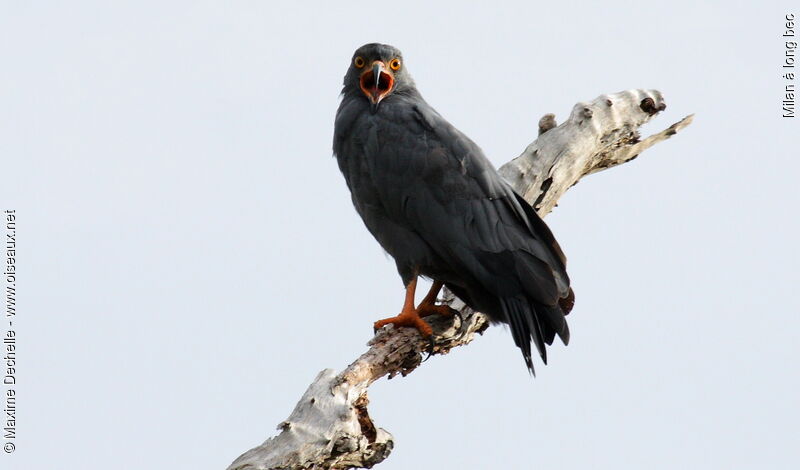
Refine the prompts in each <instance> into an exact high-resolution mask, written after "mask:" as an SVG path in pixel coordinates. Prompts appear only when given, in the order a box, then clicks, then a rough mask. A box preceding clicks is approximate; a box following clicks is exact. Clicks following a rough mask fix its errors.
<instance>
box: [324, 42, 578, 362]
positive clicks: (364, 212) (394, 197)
mask: <svg viewBox="0 0 800 470" xmlns="http://www.w3.org/2000/svg"><path fill="white" fill-rule="evenodd" d="M333 152H334V155H335V156H336V159H337V161H338V163H339V168H340V169H341V171H342V174H343V175H344V178H345V180H346V181H347V186H348V188H349V189H350V193H351V196H352V200H353V204H354V205H355V208H356V210H357V211H358V213H359V215H360V216H361V218H362V219H363V220H364V223H365V224H366V226H367V229H369V231H370V232H371V233H372V235H373V236H374V237H375V238H376V239H377V240H378V242H379V243H380V244H381V246H382V247H383V248H384V250H386V251H387V252H388V253H389V254H390V255H391V256H392V257H393V258H394V260H395V262H396V263H397V271H398V272H399V273H400V277H401V278H402V280H403V283H404V285H405V286H406V296H405V302H404V304H403V308H402V310H401V312H400V314H399V315H397V316H396V317H392V318H387V319H384V320H379V321H377V322H375V325H374V326H375V328H376V329H377V328H380V327H382V326H384V325H387V324H390V323H391V324H394V325H396V326H411V327H415V328H417V329H418V330H419V332H420V334H422V336H423V337H427V338H430V336H431V334H432V330H431V327H430V325H428V324H427V323H426V322H425V321H424V320H422V318H421V317H425V316H427V315H432V314H445V315H447V314H452V311H451V310H450V309H449V308H448V307H446V306H443V305H437V304H436V297H437V295H438V293H439V291H440V290H441V288H442V286H447V288H448V289H450V290H451V291H452V292H453V293H454V294H455V295H457V296H458V297H459V298H461V299H462V300H463V301H464V302H466V304H467V305H469V306H470V307H471V308H473V309H475V310H477V311H480V312H483V313H485V314H486V315H488V317H489V319H490V320H491V321H492V322H500V323H505V324H507V325H509V326H510V328H511V334H512V336H513V338H514V343H516V345H517V346H518V347H519V348H520V349H521V350H522V355H523V357H524V359H525V364H526V365H527V367H528V369H529V371H530V372H531V373H533V372H534V370H533V362H532V360H531V342H533V343H534V344H535V345H536V348H537V350H538V351H539V355H540V356H541V358H542V360H543V361H544V363H545V364H546V363H547V352H546V350H545V344H552V343H553V339H554V338H555V335H556V334H557V335H558V336H559V338H561V341H562V342H563V343H564V344H567V343H568V342H569V328H568V327H567V322H566V319H565V318H564V317H565V315H567V314H568V313H569V311H570V310H571V308H572V305H573V303H574V294H573V292H572V289H571V288H570V282H569V278H568V277H567V272H566V266H565V263H566V259H565V257H564V254H563V253H562V251H561V248H560V247H559V246H558V243H557V242H556V240H555V238H553V234H552V233H551V232H550V229H548V228H547V225H545V223H544V222H543V221H542V220H541V218H539V216H538V215H537V214H536V212H535V211H534V210H533V208H532V207H531V206H530V205H529V204H528V203H527V202H526V201H525V200H524V199H523V198H522V197H520V196H519V195H517V194H516V193H515V192H514V190H513V189H512V188H511V186H509V184H508V183H507V182H506V181H505V180H503V178H502V177H501V176H500V175H498V174H497V171H496V170H495V169H494V167H493V166H492V164H491V163H490V162H489V160H488V159H487V158H486V157H485V156H484V154H483V152H482V151H481V149H480V148H479V147H478V146H477V145H476V144H475V143H474V142H472V141H471V140H470V139H469V138H468V137H467V136H465V135H464V134H462V133H461V132H459V130H458V129H456V128H455V127H453V126H452V125H451V124H450V123H449V122H447V121H446V120H445V119H444V118H443V117H442V116H441V115H439V113H437V112H436V110H434V109H433V108H432V107H431V106H430V105H429V104H428V103H426V102H425V100H424V99H423V98H422V95H420V93H419V91H417V88H416V86H415V84H414V80H413V79H412V78H411V75H409V73H408V70H407V69H406V66H405V63H404V62H403V57H402V54H401V53H400V51H399V50H397V49H396V48H394V47H392V46H389V45H385V44H367V45H365V46H362V47H360V48H359V49H358V50H356V51H355V53H354V54H353V58H352V59H351V61H350V67H349V68H348V70H347V74H346V75H345V77H344V88H343V89H342V102H341V104H340V105H339V109H338V111H337V112H336V124H335V130H334V138H333ZM418 276H424V277H427V278H430V279H432V280H433V286H432V287H431V290H430V292H429V293H428V294H427V295H426V296H425V298H424V299H423V301H422V302H421V303H420V304H419V305H418V306H417V307H415V306H414V293H415V290H416V285H417V277H418Z"/></svg>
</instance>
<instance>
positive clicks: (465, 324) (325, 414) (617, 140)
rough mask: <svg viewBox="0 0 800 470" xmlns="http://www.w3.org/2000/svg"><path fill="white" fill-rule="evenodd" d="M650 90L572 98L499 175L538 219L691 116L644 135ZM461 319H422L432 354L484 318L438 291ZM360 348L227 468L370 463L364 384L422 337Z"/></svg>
mask: <svg viewBox="0 0 800 470" xmlns="http://www.w3.org/2000/svg"><path fill="white" fill-rule="evenodd" d="M665 107H666V106H665V104H664V100H663V98H662V96H661V93H660V92H658V91H656V90H628V91H624V92H621V93H615V94H610V95H602V96H600V97H598V98H596V99H595V100H593V101H591V102H586V103H578V104H576V105H575V106H574V107H573V109H572V112H571V114H570V116H569V118H568V119H567V120H566V121H564V122H563V123H562V124H561V125H558V126H556V125H555V124H556V123H555V117H554V116H553V115H545V116H544V117H543V118H542V119H541V120H540V121H539V137H538V138H537V139H536V140H535V141H534V142H533V143H531V144H530V145H529V146H528V148H527V149H525V151H524V152H523V153H522V155H520V156H519V157H517V158H515V159H513V160H511V161H510V162H508V163H506V164H505V165H503V166H502V167H501V168H500V170H499V172H500V174H501V175H503V176H504V177H505V178H506V179H507V180H508V181H509V182H510V183H511V185H512V186H513V187H514V189H515V190H516V191H517V192H518V193H520V194H521V195H523V196H524V197H525V199H526V200H527V201H528V202H530V203H531V204H532V205H533V206H534V208H535V209H536V210H537V212H538V213H539V215H541V216H545V215H546V214H548V213H549V212H550V211H551V210H552V209H553V207H555V205H556V203H557V202H558V200H559V198H560V197H561V196H562V195H563V194H564V192H566V191H567V189H569V188H570V187H572V186H574V185H575V184H576V183H577V182H578V181H579V180H580V179H581V178H582V177H584V176H586V175H590V174H592V173H596V172H598V171H600V170H604V169H606V168H610V167H613V166H616V165H619V164H621V163H625V162H628V161H630V160H632V159H633V158H635V157H637V156H638V155H639V154H640V153H641V152H642V151H644V150H645V149H647V148H649V147H651V146H652V145H654V144H656V143H658V142H661V141H663V140H666V139H668V138H669V137H671V136H672V135H674V134H675V133H676V132H678V131H679V130H681V129H683V128H684V127H686V126H687V125H689V124H690V123H691V122H692V117H693V116H692V115H690V116H687V117H685V118H683V119H682V120H680V121H679V122H677V123H675V124H673V125H671V126H670V127H669V128H667V129H665V130H664V131H662V132H659V133H657V134H654V135H652V136H650V137H648V138H646V139H644V140H641V139H640V136H639V131H638V129H639V127H640V126H641V125H642V124H644V123H646V122H648V121H649V120H650V119H651V118H652V117H653V116H655V115H656V114H658V113H659V112H660V111H662V110H663V109H664V108H665ZM445 302H447V303H448V304H449V305H450V306H451V307H453V308H455V309H456V310H458V311H459V312H460V313H461V318H458V317H452V318H431V317H429V319H430V323H431V326H433V328H434V335H435V341H436V344H435V347H434V354H446V353H447V352H449V351H450V350H451V349H452V348H454V347H457V346H461V345H464V344H467V343H469V342H470V341H472V339H473V338H474V336H475V333H481V332H483V330H485V329H486V328H487V327H488V326H489V323H488V321H487V319H486V317H485V316H484V315H482V314H480V313H477V312H473V311H472V310H471V309H469V308H468V307H466V306H465V305H464V303H463V302H461V301H460V300H458V299H456V298H454V297H453V296H452V295H451V294H449V293H445ZM368 345H369V350H368V351H367V352H366V353H364V354H363V355H362V356H361V357H359V358H358V359H356V360H355V362H353V363H352V364H350V365H349V366H348V367H347V368H346V369H345V370H344V371H342V372H341V373H337V372H336V371H334V370H332V369H325V370H323V371H322V372H320V373H319V374H318V375H317V377H316V379H315V380H314V382H313V383H312V384H311V385H310V386H309V387H308V390H307V391H306V393H305V394H304V395H303V397H302V398H301V399H300V401H299V402H298V403H297V405H296V406H295V409H294V411H292V414H291V415H290V416H289V417H288V418H287V419H286V420H285V421H283V422H282V423H280V424H279V425H278V429H279V430H280V433H279V434H278V435H277V436H275V437H272V438H270V439H267V441H265V442H264V443H263V444H261V445H259V446H257V447H255V448H253V449H250V450H249V451H247V452H245V453H244V454H242V455H241V456H239V458H237V459H236V460H235V461H234V462H233V463H232V464H231V465H230V466H229V467H228V470H256V469H259V470H266V469H344V468H359V467H367V468H369V467H372V466H373V465H375V464H378V463H380V462H381V461H383V460H384V459H385V458H386V457H388V456H389V453H390V452H391V450H392V447H393V446H394V440H393V438H392V435H391V434H389V433H388V432H386V431H384V430H383V429H381V428H378V427H376V426H375V425H374V424H373V422H372V420H371V419H370V417H369V414H368V412H367V405H368V400H367V388H368V387H369V386H370V384H372V383H373V382H374V381H376V380H378V379H380V378H381V377H383V376H386V375H388V376H389V377H390V378H391V377H393V376H395V375H398V374H400V375H406V374H408V373H410V372H411V371H413V370H414V369H415V368H417V367H419V365H420V364H421V363H422V358H423V357H424V355H426V349H427V348H428V342H427V341H425V340H423V339H422V338H421V337H420V335H419V334H418V333H417V331H416V330H415V329H411V328H393V327H392V326H388V327H385V328H383V329H382V330H381V331H379V332H378V333H377V334H376V335H375V337H374V338H372V340H371V341H370V342H369V343H368Z"/></svg>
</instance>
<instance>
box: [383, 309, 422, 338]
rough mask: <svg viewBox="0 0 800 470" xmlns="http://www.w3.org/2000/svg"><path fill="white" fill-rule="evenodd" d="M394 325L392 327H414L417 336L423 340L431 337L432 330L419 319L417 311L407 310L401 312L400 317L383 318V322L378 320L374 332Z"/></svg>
mask: <svg viewBox="0 0 800 470" xmlns="http://www.w3.org/2000/svg"><path fill="white" fill-rule="evenodd" d="M389 324H391V325H394V326H398V327H399V326H410V327H414V328H416V329H417V331H419V334H421V335H422V337H423V338H430V337H431V335H433V329H432V328H431V326H430V325H428V324H427V323H426V322H425V320H423V319H422V318H420V315H419V313H418V312H417V310H408V311H404V312H401V313H400V315H397V316H396V317H391V318H384V319H383V320H378V321H376V322H375V325H374V327H375V331H378V330H379V329H381V328H383V327H384V326H386V325H389Z"/></svg>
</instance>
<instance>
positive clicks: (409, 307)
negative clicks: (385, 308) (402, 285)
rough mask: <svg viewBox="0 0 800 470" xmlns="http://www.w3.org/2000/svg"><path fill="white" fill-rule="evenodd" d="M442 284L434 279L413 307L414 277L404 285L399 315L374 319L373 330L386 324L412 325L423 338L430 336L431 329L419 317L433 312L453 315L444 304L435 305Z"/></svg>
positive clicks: (415, 287) (451, 310)
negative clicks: (423, 296) (403, 300)
mask: <svg viewBox="0 0 800 470" xmlns="http://www.w3.org/2000/svg"><path fill="white" fill-rule="evenodd" d="M442 285H443V284H442V283H441V282H439V281H434V283H433V286H431V290H430V292H428V294H427V295H426V296H425V298H424V299H422V302H420V304H419V306H418V307H417V308H414V294H415V292H416V290H417V278H416V277H414V279H413V280H412V281H411V282H409V283H408V286H407V287H406V299H405V302H404V303H403V310H402V311H401V312H400V315H397V316H396V317H391V318H384V319H383V320H378V321H376V322H375V330H376V331H377V330H378V329H380V328H382V327H384V326H386V325H388V324H392V325H395V326H412V327H414V328H416V329H417V330H418V331H419V333H420V334H421V335H422V336H423V337H424V338H428V337H430V336H431V335H432V334H433V330H432V329H431V327H430V325H428V324H427V323H425V320H423V319H422V318H421V317H426V316H428V315H435V314H439V315H453V314H454V313H455V310H453V309H451V308H450V307H448V306H446V305H436V296H437V295H439V291H440V290H441V289H442Z"/></svg>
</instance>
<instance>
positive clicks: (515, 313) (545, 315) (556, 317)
mask: <svg viewBox="0 0 800 470" xmlns="http://www.w3.org/2000/svg"><path fill="white" fill-rule="evenodd" d="M574 299H575V297H574V295H573V294H572V290H571V289H570V295H569V296H568V297H565V298H563V299H561V301H562V302H559V305H558V306H549V305H544V304H541V303H539V302H535V301H531V300H530V299H528V298H527V297H525V296H522V295H518V296H513V297H506V298H502V299H500V304H501V306H502V308H503V313H504V314H505V315H506V318H507V319H508V324H509V326H510V327H511V336H512V337H513V338H514V343H515V344H516V345H517V347H518V348H519V349H520V350H521V351H522V357H523V358H524V359H525V365H526V366H528V370H529V371H530V373H531V374H533V375H536V373H535V371H534V369H533V360H532V358H531V343H533V344H535V345H536V350H537V351H538V352H539V356H540V357H541V358H542V362H544V363H545V364H547V349H545V348H546V347H545V344H547V345H551V344H553V340H554V339H555V336H556V335H558V337H559V338H560V339H561V341H562V342H563V343H564V344H565V345H566V344H568V343H569V326H568V325H567V320H566V318H564V316H565V315H566V314H568V313H569V310H570V309H571V308H572V305H571V304H572V303H574ZM562 304H564V305H562Z"/></svg>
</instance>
